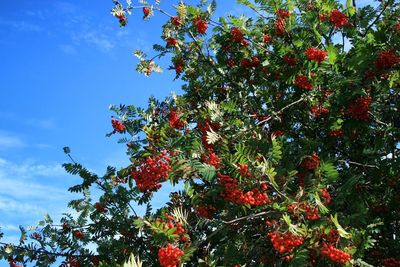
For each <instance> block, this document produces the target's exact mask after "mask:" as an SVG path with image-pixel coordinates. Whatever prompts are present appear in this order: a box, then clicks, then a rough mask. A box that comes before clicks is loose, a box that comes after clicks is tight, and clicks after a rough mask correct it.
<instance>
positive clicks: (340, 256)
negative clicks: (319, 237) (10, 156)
mask: <svg viewBox="0 0 400 267" xmlns="http://www.w3.org/2000/svg"><path fill="white" fill-rule="evenodd" d="M322 246H323V247H322V248H321V249H320V250H319V252H320V253H321V255H323V256H325V257H327V258H329V259H330V260H331V261H334V262H337V263H340V264H345V263H346V262H347V261H349V260H350V258H351V256H350V254H348V253H346V252H344V251H343V250H340V249H337V248H335V247H334V246H332V245H329V244H326V243H322Z"/></svg>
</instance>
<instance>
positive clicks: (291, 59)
mask: <svg viewBox="0 0 400 267" xmlns="http://www.w3.org/2000/svg"><path fill="white" fill-rule="evenodd" d="M283 61H284V62H285V63H286V64H288V65H289V66H295V65H296V63H297V59H296V57H294V56H290V55H284V56H283Z"/></svg>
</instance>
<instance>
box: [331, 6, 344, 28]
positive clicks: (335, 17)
mask: <svg viewBox="0 0 400 267" xmlns="http://www.w3.org/2000/svg"><path fill="white" fill-rule="evenodd" d="M329 20H330V22H332V24H333V26H335V28H340V27H343V26H345V25H346V24H347V22H348V19H347V17H346V15H345V14H343V13H342V12H340V11H339V10H337V9H333V10H332V11H331V14H330V16H329Z"/></svg>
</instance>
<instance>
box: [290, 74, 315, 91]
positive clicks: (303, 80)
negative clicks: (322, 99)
mask: <svg viewBox="0 0 400 267" xmlns="http://www.w3.org/2000/svg"><path fill="white" fill-rule="evenodd" d="M294 84H295V85H297V86H298V87H300V88H302V89H304V90H307V91H311V90H312V89H313V86H312V84H311V83H310V81H309V80H308V78H307V76H304V75H299V76H297V77H296V79H295V80H294Z"/></svg>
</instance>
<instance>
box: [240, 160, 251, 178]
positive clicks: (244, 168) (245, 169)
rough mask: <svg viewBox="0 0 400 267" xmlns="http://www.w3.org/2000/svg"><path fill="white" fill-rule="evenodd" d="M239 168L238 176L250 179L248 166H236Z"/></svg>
mask: <svg viewBox="0 0 400 267" xmlns="http://www.w3.org/2000/svg"><path fill="white" fill-rule="evenodd" d="M238 166H239V172H240V175H242V176H243V177H250V176H251V173H250V172H249V166H247V164H241V163H239V164H238Z"/></svg>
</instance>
